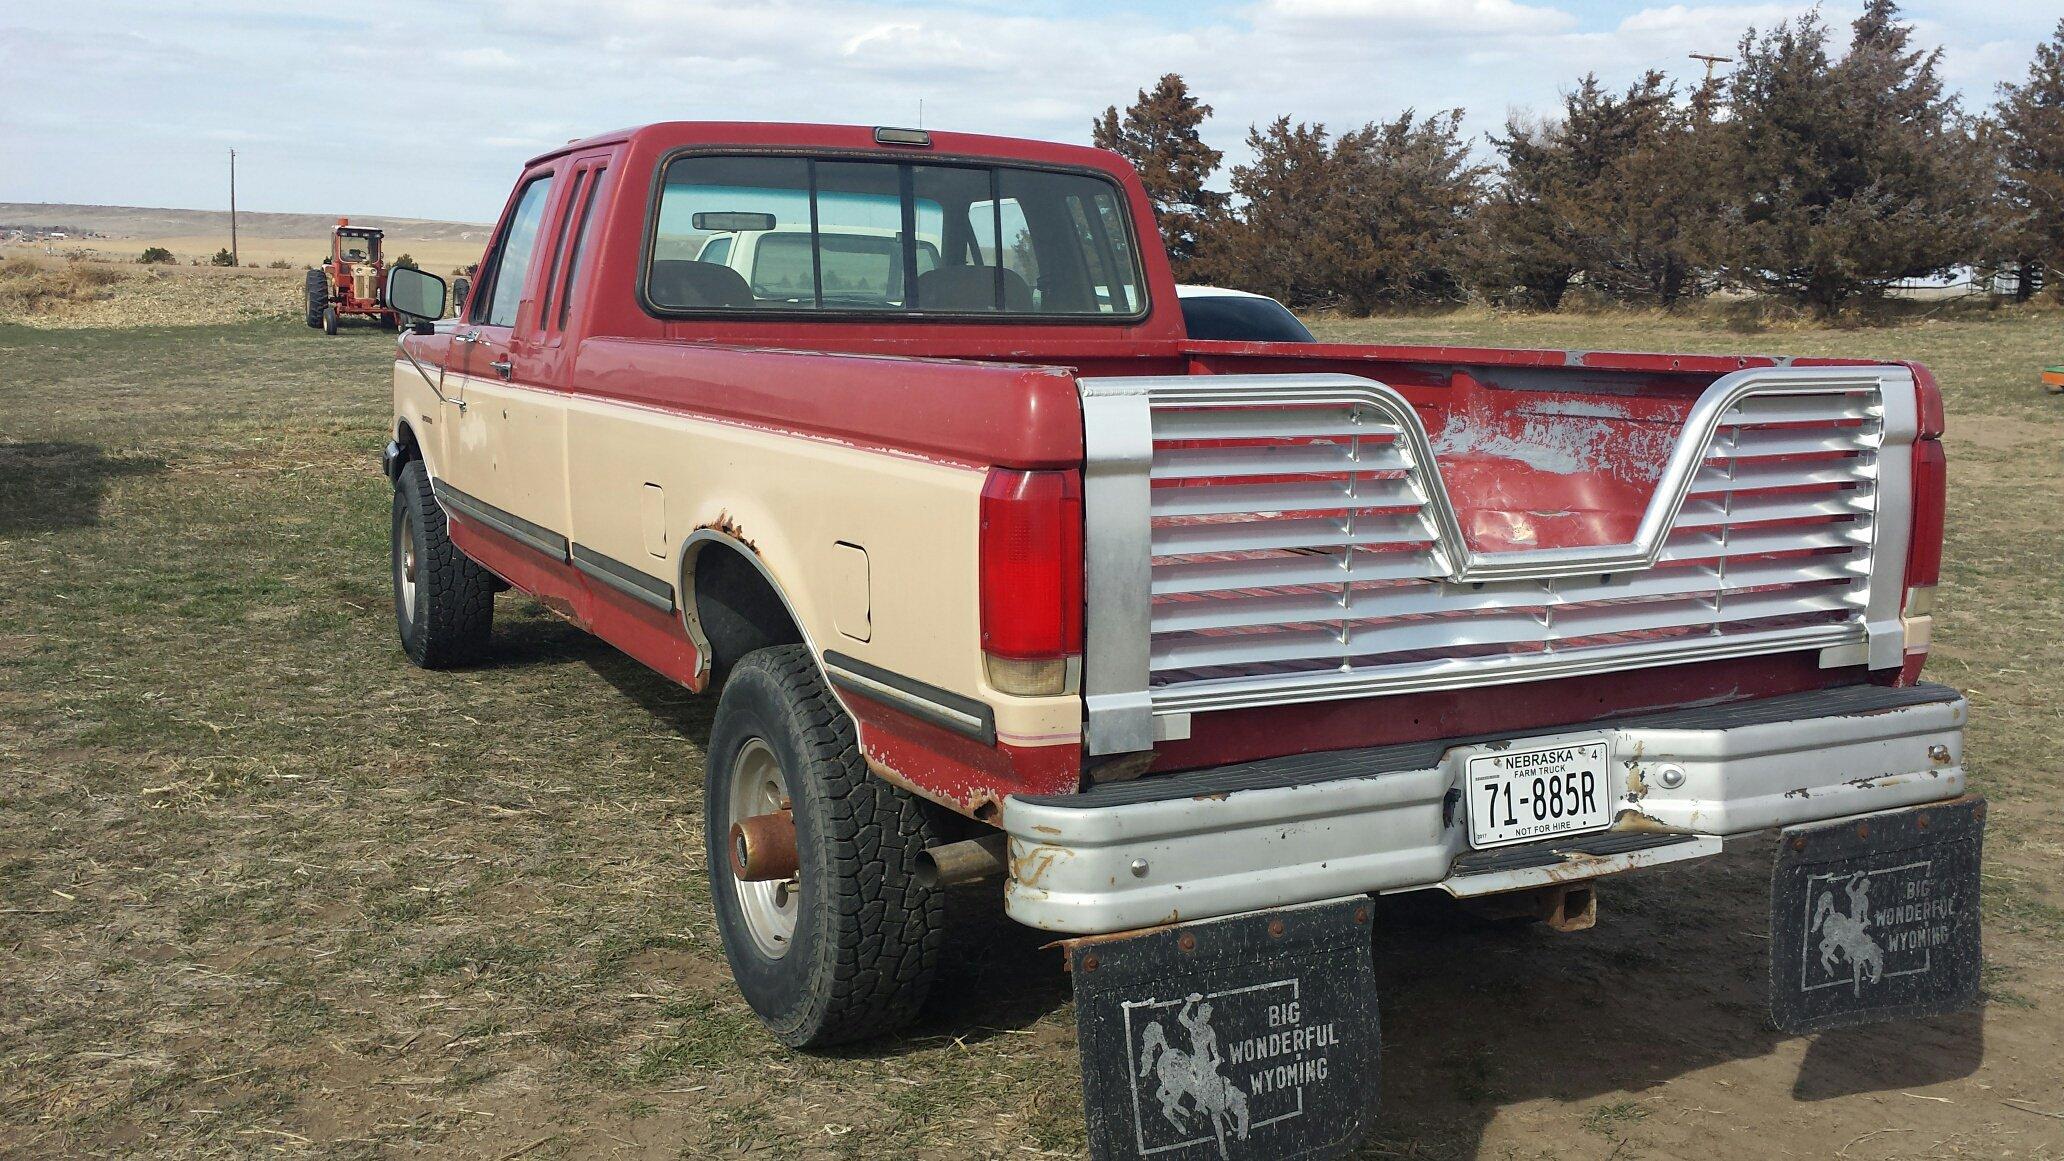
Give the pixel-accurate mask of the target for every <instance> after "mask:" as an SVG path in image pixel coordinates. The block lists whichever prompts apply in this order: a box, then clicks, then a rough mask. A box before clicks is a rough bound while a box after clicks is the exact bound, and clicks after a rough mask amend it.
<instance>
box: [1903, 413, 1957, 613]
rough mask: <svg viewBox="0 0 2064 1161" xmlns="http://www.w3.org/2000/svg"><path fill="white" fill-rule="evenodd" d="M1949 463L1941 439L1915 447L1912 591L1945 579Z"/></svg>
mask: <svg viewBox="0 0 2064 1161" xmlns="http://www.w3.org/2000/svg"><path fill="white" fill-rule="evenodd" d="M1948 474H1949V465H1948V462H1947V460H1946V459H1945V458H1944V456H1943V454H1942V443H1941V441H1939V440H1933V439H1923V440H1920V441H1918V442H1916V443H1915V444H1914V449H1913V539H1912V540H1911V541H1909V542H1908V545H1907V550H1906V587H1907V589H1908V590H1909V591H1911V590H1913V589H1915V588H1918V587H1922V586H1929V585H1934V584H1935V583H1937V582H1938V581H1940V580H1941V579H1942V509H1943V504H1944V502H1945V498H1946V496H1945V494H1946V492H1947V489H1948Z"/></svg>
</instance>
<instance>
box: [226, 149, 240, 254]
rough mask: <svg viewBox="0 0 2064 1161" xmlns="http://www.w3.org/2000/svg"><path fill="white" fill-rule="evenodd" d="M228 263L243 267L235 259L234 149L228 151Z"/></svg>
mask: <svg viewBox="0 0 2064 1161" xmlns="http://www.w3.org/2000/svg"><path fill="white" fill-rule="evenodd" d="M229 262H230V265H232V266H242V265H243V263H242V262H241V261H239V260H238V258H237V239H236V150H234V149H232V150H230V151H229Z"/></svg>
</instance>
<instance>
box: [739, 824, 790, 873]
mask: <svg viewBox="0 0 2064 1161" xmlns="http://www.w3.org/2000/svg"><path fill="white" fill-rule="evenodd" d="M730 846H731V873H732V874H733V875H736V876H738V881H739V882H741V883H778V882H781V881H782V880H784V879H793V878H795V877H796V871H797V869H798V864H797V861H796V837H795V815H794V814H793V813H792V812H790V811H787V810H777V811H774V812H773V813H771V814H755V815H753V816H752V817H751V818H741V819H739V820H738V821H737V822H734V823H732V824H731V844H730Z"/></svg>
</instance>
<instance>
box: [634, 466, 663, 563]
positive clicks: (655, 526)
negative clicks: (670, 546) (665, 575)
mask: <svg viewBox="0 0 2064 1161" xmlns="http://www.w3.org/2000/svg"><path fill="white" fill-rule="evenodd" d="M642 501H643V502H642V503H641V504H640V505H639V508H638V517H639V523H640V525H641V526H642V527H643V528H644V530H645V555H647V556H653V557H658V558H659V559H660V560H665V559H666V558H667V531H666V489H664V488H662V487H660V486H659V485H658V484H647V485H645V490H644V496H643V497H642Z"/></svg>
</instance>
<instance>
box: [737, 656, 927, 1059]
mask: <svg viewBox="0 0 2064 1161" xmlns="http://www.w3.org/2000/svg"><path fill="white" fill-rule="evenodd" d="M707 763H708V771H707V785H706V787H705V794H704V798H703V803H704V810H703V820H704V825H705V827H706V829H707V831H708V834H707V842H706V844H705V845H706V847H707V853H708V859H709V871H710V897H711V900H712V902H713V903H714V905H715V909H716V919H717V929H718V931H719V932H720V933H721V934H722V936H723V939H724V956H725V958H726V959H728V960H729V961H730V963H731V974H732V976H733V978H734V979H736V980H737V981H738V990H739V991H740V992H742V993H744V995H745V999H746V1002H747V1003H748V1004H750V1005H752V1009H753V1011H754V1012H756V1013H758V1014H759V1017H760V1021H761V1022H762V1023H763V1024H765V1025H766V1026H767V1030H768V1031H769V1032H771V1033H773V1035H774V1038H775V1039H777V1040H779V1041H781V1042H782V1043H783V1044H786V1045H789V1046H790V1047H793V1048H821V1047H827V1046H830V1045H834V1044H844V1043H848V1042H850V1041H855V1040H864V1039H867V1038H870V1037H874V1036H880V1035H883V1034H885V1033H889V1032H893V1031H895V1030H897V1029H899V1028H901V1027H903V1026H904V1025H906V1024H908V1023H909V1022H910V1021H911V1020H912V1019H913V1018H914V1017H915V1016H916V1015H917V1012H918V1009H919V1008H920V1007H922V1006H923V1004H924V1000H925V996H926V994H927V993H928V992H929V991H930V990H931V984H932V977H933V975H934V974H935V973H936V971H937V968H938V961H939V948H940V945H941V944H942V943H943V942H944V938H945V924H944V904H943V900H942V898H941V895H940V892H939V890H938V889H937V888H931V887H922V886H919V885H918V882H917V857H918V854H919V853H920V852H922V851H923V850H924V849H925V848H926V847H928V846H931V845H933V844H934V843H935V842H936V841H937V832H936V830H935V827H934V816H933V808H932V807H931V806H929V805H928V804H926V803H924V802H923V801H921V800H919V799H918V798H917V797H916V796H914V795H912V794H910V793H909V792H907V791H904V790H901V789H899V788H897V787H894V786H891V785H889V784H888V783H887V782H884V781H882V780H881V779H879V778H876V777H874V776H873V775H872V774H870V773H869V772H868V769H867V764H866V762H865V761H863V760H862V759H861V757H860V750H859V746H858V744H857V743H856V741H855V739H854V734H853V723H852V719H850V718H848V717H847V716H846V713H845V711H844V710H843V709H842V708H841V707H840V706H839V704H838V702H837V701H836V700H835V699H834V698H833V697H832V694H831V690H830V689H829V688H828V687H827V686H826V685H825V684H824V679H823V677H822V676H821V675H820V674H819V673H818V671H817V666H816V663H815V662H813V661H812V660H811V658H810V653H809V650H808V648H807V647H806V646H802V645H780V646H775V647H773V648H769V649H761V650H759V651H757V652H754V653H752V654H749V655H747V656H746V657H745V658H744V659H743V660H742V661H740V662H739V663H738V665H737V666H736V667H735V668H734V669H733V670H732V671H731V676H730V680H729V681H728V682H726V683H725V685H724V692H723V696H722V698H721V699H720V700H719V702H718V703H717V715H716V722H715V725H714V727H713V729H712V730H711V733H710V744H709V751H708V755H707ZM784 798H785V799H787V800H788V801H789V802H790V803H791V804H792V806H791V809H792V811H793V815H794V819H795V829H796V856H797V858H796V861H797V866H798V871H797V875H796V878H795V879H792V880H790V881H789V882H788V883H785V884H774V883H746V882H741V881H740V880H739V879H738V878H737V877H736V876H735V875H733V874H732V872H731V862H730V853H729V850H728V847H729V840H730V833H731V824H732V823H733V822H736V821H738V819H739V818H740V817H742V816H743V815H744V814H745V813H747V812H754V813H767V812H768V811H771V810H774V809H777V808H778V806H779V803H780V801H781V800H782V799H784Z"/></svg>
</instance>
